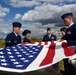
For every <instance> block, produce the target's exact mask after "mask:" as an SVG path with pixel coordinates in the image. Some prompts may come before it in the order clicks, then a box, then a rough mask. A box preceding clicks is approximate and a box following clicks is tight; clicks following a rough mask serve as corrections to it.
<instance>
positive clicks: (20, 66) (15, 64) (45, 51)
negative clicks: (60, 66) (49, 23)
mask: <svg viewBox="0 0 76 75" xmlns="http://www.w3.org/2000/svg"><path fill="white" fill-rule="evenodd" d="M74 54H75V52H74V49H73V48H70V47H69V45H68V44H67V43H66V41H62V42H59V41H53V42H35V43H25V44H19V45H16V46H12V47H7V48H4V49H0V70H2V71H8V72H18V73H21V72H30V71H34V70H39V69H42V68H46V67H49V66H51V65H53V64H55V63H57V62H59V61H60V60H62V59H64V58H69V57H71V56H72V55H74Z"/></svg>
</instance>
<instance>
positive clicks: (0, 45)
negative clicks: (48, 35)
mask: <svg viewBox="0 0 76 75" xmlns="http://www.w3.org/2000/svg"><path fill="white" fill-rule="evenodd" d="M36 40H37V39H36ZM36 40H35V41H36ZM32 41H34V39H32ZM35 41H34V42H35ZM4 47H5V41H4V40H0V48H4ZM59 65H60V70H62V71H64V66H63V61H60V62H59Z"/></svg>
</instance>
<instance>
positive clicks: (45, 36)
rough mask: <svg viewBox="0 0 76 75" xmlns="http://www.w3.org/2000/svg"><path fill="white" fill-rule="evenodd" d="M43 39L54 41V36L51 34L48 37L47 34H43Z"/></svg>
mask: <svg viewBox="0 0 76 75" xmlns="http://www.w3.org/2000/svg"><path fill="white" fill-rule="evenodd" d="M43 41H45V42H46V41H56V36H55V35H53V34H51V37H50V38H49V36H48V34H46V35H44V37H43Z"/></svg>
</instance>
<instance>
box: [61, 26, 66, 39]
mask: <svg viewBox="0 0 76 75" xmlns="http://www.w3.org/2000/svg"><path fill="white" fill-rule="evenodd" d="M66 29H67V28H66V27H62V28H61V29H60V31H61V34H62V37H61V40H65V34H66Z"/></svg>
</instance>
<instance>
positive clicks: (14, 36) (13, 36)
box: [5, 22, 22, 47]
mask: <svg viewBox="0 0 76 75" xmlns="http://www.w3.org/2000/svg"><path fill="white" fill-rule="evenodd" d="M12 25H13V32H12V33H10V34H8V35H7V37H6V39H5V46H6V47H9V46H13V45H17V44H19V43H21V36H20V35H19V33H20V29H21V25H22V24H21V23H19V22H13V23H12Z"/></svg>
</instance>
